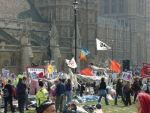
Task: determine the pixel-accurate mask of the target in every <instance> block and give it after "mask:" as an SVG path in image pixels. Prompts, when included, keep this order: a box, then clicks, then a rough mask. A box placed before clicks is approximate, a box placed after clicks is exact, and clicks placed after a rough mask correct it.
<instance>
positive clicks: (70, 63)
mask: <svg viewBox="0 0 150 113" xmlns="http://www.w3.org/2000/svg"><path fill="white" fill-rule="evenodd" d="M66 63H67V65H68V67H70V68H77V63H76V62H75V59H74V58H72V59H71V60H68V59H66Z"/></svg>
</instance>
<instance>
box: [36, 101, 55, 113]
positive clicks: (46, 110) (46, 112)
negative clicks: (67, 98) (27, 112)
mask: <svg viewBox="0 0 150 113" xmlns="http://www.w3.org/2000/svg"><path fill="white" fill-rule="evenodd" d="M37 113H56V108H55V103H54V102H52V101H46V102H44V103H43V104H41V105H40V106H39V109H38V111H37Z"/></svg>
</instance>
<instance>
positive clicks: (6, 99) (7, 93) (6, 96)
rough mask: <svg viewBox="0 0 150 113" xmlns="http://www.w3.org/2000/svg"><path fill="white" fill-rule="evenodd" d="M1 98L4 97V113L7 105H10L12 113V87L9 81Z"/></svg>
mask: <svg viewBox="0 0 150 113" xmlns="http://www.w3.org/2000/svg"><path fill="white" fill-rule="evenodd" d="M3 97H4V113H7V105H8V103H9V104H10V107H11V112H12V113H14V108H13V86H12V85H11V80H8V83H7V84H6V85H5V87H4V89H3Z"/></svg>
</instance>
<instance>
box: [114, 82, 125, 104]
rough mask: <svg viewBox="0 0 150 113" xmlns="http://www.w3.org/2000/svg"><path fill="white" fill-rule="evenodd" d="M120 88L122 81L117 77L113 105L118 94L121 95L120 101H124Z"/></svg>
mask: <svg viewBox="0 0 150 113" xmlns="http://www.w3.org/2000/svg"><path fill="white" fill-rule="evenodd" d="M122 88H123V83H122V81H121V79H118V81H117V84H116V96H115V105H117V99H118V97H119V96H121V99H122V102H123V103H124V97H123V94H122Z"/></svg>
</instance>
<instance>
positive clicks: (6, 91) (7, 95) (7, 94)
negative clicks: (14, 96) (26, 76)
mask: <svg viewBox="0 0 150 113" xmlns="http://www.w3.org/2000/svg"><path fill="white" fill-rule="evenodd" d="M9 95H10V94H9V91H8V89H7V88H4V89H3V97H9Z"/></svg>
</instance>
